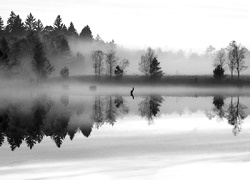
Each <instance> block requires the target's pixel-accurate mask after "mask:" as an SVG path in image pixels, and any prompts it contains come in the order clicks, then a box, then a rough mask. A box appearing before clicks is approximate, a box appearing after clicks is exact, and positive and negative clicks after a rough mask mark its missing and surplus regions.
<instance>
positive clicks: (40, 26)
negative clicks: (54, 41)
mask: <svg viewBox="0 0 250 180" xmlns="http://www.w3.org/2000/svg"><path fill="white" fill-rule="evenodd" d="M43 30H44V27H43V23H42V21H41V20H40V19H38V20H37V21H36V22H35V31H36V32H42V31H43Z"/></svg>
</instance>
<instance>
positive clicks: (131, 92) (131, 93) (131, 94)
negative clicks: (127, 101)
mask: <svg viewBox="0 0 250 180" xmlns="http://www.w3.org/2000/svg"><path fill="white" fill-rule="evenodd" d="M134 89H135V88H134V87H133V89H132V90H131V91H130V96H132V98H133V99H134V98H135V97H134V94H133V92H134Z"/></svg>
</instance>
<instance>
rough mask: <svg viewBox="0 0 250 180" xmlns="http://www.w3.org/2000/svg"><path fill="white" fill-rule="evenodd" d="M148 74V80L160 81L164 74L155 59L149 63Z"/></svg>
mask: <svg viewBox="0 0 250 180" xmlns="http://www.w3.org/2000/svg"><path fill="white" fill-rule="evenodd" d="M149 73H150V78H152V79H160V78H161V77H162V76H163V74H164V73H163V72H162V70H161V67H160V62H158V60H157V58H156V57H155V58H154V59H153V61H152V62H151V63H150V70H149Z"/></svg>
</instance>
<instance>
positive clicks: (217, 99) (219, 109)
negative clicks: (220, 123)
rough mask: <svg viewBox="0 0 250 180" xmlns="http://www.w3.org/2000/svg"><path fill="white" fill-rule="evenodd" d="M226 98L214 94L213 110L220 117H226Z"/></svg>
mask: <svg viewBox="0 0 250 180" xmlns="http://www.w3.org/2000/svg"><path fill="white" fill-rule="evenodd" d="M224 99H225V98H224V97H223V96H214V98H213V104H214V108H213V109H212V112H213V113H214V114H215V115H216V116H218V117H219V118H220V119H222V118H224V117H225V109H224Z"/></svg>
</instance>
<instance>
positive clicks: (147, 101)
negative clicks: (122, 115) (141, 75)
mask: <svg viewBox="0 0 250 180" xmlns="http://www.w3.org/2000/svg"><path fill="white" fill-rule="evenodd" d="M163 101H164V99H163V98H162V97H161V96H157V95H154V96H152V95H151V96H147V97H145V98H144V100H142V101H141V102H140V103H139V112H140V115H141V117H143V118H146V119H147V120H148V123H149V124H152V123H153V117H155V116H156V115H157V113H158V112H159V111H160V107H161V104H162V102H163Z"/></svg>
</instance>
